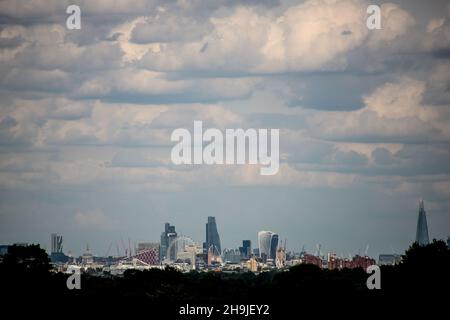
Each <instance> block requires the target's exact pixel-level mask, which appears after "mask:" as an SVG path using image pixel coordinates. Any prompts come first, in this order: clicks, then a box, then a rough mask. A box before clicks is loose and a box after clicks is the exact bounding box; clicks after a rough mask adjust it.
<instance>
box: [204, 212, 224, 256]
mask: <svg viewBox="0 0 450 320" xmlns="http://www.w3.org/2000/svg"><path fill="white" fill-rule="evenodd" d="M204 246H205V249H206V251H205V252H208V250H209V249H210V248H211V249H213V252H214V253H218V254H219V255H220V254H221V253H222V249H221V247H220V237H219V232H217V224H216V218H215V217H208V222H207V223H206V242H205V244H204Z"/></svg>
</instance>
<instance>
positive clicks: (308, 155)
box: [0, 0, 450, 257]
mask: <svg viewBox="0 0 450 320" xmlns="http://www.w3.org/2000/svg"><path fill="white" fill-rule="evenodd" d="M70 4H76V5H78V6H79V7H80V9H81V29H80V30H69V29H68V28H67V27H66V19H67V17H68V14H66V8H67V6H68V5H70ZM370 4H376V5H379V6H380V7H381V27H382V28H381V29H380V30H369V29H368V28H367V26H366V20H367V17H368V14H367V13H366V9H367V7H368V6H369V5H370ZM0 62H1V63H0V243H1V244H10V243H14V242H29V243H40V244H41V245H42V246H43V247H44V248H47V249H50V234H51V233H54V232H56V233H59V234H62V235H63V237H64V251H65V252H67V251H69V250H70V251H71V252H72V253H74V254H81V253H82V252H83V251H84V248H85V247H86V244H89V246H90V248H91V250H92V251H93V252H94V254H96V255H104V254H106V253H108V248H109V247H110V246H111V244H112V248H114V249H112V250H110V252H109V253H110V254H115V253H116V246H119V247H120V248H119V250H120V251H123V249H122V247H123V245H122V242H123V243H125V246H128V242H130V243H131V245H132V246H133V245H134V243H135V242H144V241H147V242H152V241H154V242H156V241H159V237H160V234H161V232H162V231H163V229H164V223H165V222H170V223H171V224H174V225H175V226H176V229H177V232H178V233H179V234H183V235H186V236H189V237H191V238H192V239H194V240H195V241H197V242H198V243H201V242H203V241H204V238H205V223H206V221H207V217H208V216H215V217H216V221H217V226H218V231H219V234H220V237H221V241H222V247H225V248H237V247H238V246H239V245H241V241H242V240H243V239H250V240H252V244H253V247H255V245H256V244H257V233H258V231H260V230H271V231H274V232H277V233H278V234H279V236H280V239H281V240H283V242H284V241H286V242H287V243H286V244H287V249H288V250H295V251H299V250H300V249H302V248H304V249H306V250H307V251H309V252H314V251H315V248H316V245H317V244H318V243H320V244H321V247H322V251H323V252H335V253H337V254H338V255H343V256H348V254H356V253H358V252H359V253H365V252H366V251H367V253H368V254H369V255H371V256H373V257H377V256H378V254H380V253H394V252H395V253H402V252H403V251H404V250H405V249H407V248H408V246H409V245H410V244H411V243H412V241H414V239H415V230H416V223H417V217H418V205H419V200H420V199H421V198H423V199H424V201H425V210H426V212H427V218H428V228H429V234H430V238H438V239H439V238H440V239H444V238H445V239H446V238H447V236H449V235H450V144H449V143H450V2H449V1H422V0H408V1H406V0H398V1H390V2H383V1H371V2H367V1H363V0H340V1H339V0H308V1H291V0H286V1H284V0H280V1H277V0H265V1H256V0H255V1H239V0H217V1H206V0H204V1H202V0H192V1H188V0H178V1H175V0H171V1H167V0H164V1H163V0H150V1H144V0H129V1H113V0H97V1H89V0H85V1H83V0H78V1H77V0H73V1H64V0H29V1H8V0H0ZM194 120H201V121H203V126H204V128H219V129H220V130H225V129H227V128H244V129H247V128H269V129H280V169H279V172H278V173H277V174H276V175H272V176H262V175H260V172H259V169H260V167H259V166H258V165H195V166H194V165H181V166H176V165H174V164H173V163H172V162H171V158H170V153H171V149H172V147H173V145H174V143H173V142H171V141H170V135H171V132H172V131H173V130H174V129H176V128H187V129H189V130H193V122H194Z"/></svg>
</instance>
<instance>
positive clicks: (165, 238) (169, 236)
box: [159, 222, 177, 262]
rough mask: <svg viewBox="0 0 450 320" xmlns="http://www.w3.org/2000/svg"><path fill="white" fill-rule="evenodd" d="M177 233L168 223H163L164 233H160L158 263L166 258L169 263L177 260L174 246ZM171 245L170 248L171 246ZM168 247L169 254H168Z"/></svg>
mask: <svg viewBox="0 0 450 320" xmlns="http://www.w3.org/2000/svg"><path fill="white" fill-rule="evenodd" d="M176 239H177V233H176V231H175V226H171V225H170V223H167V222H166V223H165V225H164V232H162V233H161V249H160V251H159V255H160V259H159V260H160V261H161V262H162V261H164V259H166V258H168V259H169V260H171V261H175V260H176V259H177V246H176ZM172 243H173V245H172V246H171V244H172ZM169 247H170V252H168V250H169Z"/></svg>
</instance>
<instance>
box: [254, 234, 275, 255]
mask: <svg viewBox="0 0 450 320" xmlns="http://www.w3.org/2000/svg"><path fill="white" fill-rule="evenodd" d="M258 243H259V255H260V257H261V258H262V259H263V260H267V259H275V258H276V253H277V247H278V234H276V233H274V232H272V231H260V232H258Z"/></svg>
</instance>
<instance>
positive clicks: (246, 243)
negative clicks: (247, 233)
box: [239, 240, 252, 259]
mask: <svg viewBox="0 0 450 320" xmlns="http://www.w3.org/2000/svg"><path fill="white" fill-rule="evenodd" d="M239 251H240V253H241V257H242V258H244V259H248V258H250V255H251V254H252V242H251V241H250V240H242V247H239Z"/></svg>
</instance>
